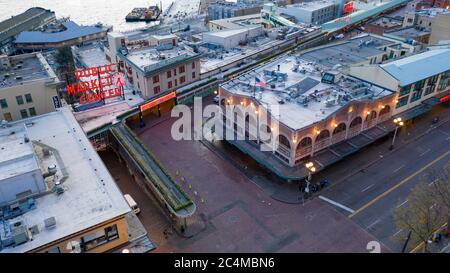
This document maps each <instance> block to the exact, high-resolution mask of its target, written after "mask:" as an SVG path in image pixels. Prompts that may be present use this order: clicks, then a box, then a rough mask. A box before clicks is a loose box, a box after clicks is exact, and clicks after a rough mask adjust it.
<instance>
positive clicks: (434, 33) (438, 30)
mask: <svg viewBox="0 0 450 273" xmlns="http://www.w3.org/2000/svg"><path fill="white" fill-rule="evenodd" d="M446 40H450V12H447V13H442V14H438V15H436V19H435V21H434V24H433V27H432V29H431V35H430V42H429V43H430V45H435V44H438V43H439V41H446Z"/></svg>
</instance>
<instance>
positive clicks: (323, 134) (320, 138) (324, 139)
mask: <svg viewBox="0 0 450 273" xmlns="http://www.w3.org/2000/svg"><path fill="white" fill-rule="evenodd" d="M329 143H330V131H328V130H327V129H325V130H322V131H320V133H319V134H318V135H317V136H316V141H315V142H314V151H319V150H321V149H323V148H325V147H326V146H328V144H329Z"/></svg>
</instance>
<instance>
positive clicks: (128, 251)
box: [122, 248, 130, 253]
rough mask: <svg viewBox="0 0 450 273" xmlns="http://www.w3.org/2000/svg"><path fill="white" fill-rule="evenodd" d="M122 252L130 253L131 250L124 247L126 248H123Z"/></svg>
mask: <svg viewBox="0 0 450 273" xmlns="http://www.w3.org/2000/svg"><path fill="white" fill-rule="evenodd" d="M122 253H130V250H129V249H128V248H124V249H123V250H122Z"/></svg>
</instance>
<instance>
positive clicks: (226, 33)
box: [203, 26, 261, 38]
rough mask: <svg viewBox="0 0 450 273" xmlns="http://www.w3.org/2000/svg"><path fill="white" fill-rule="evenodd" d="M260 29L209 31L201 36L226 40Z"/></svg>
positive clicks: (245, 28) (244, 28) (253, 27)
mask: <svg viewBox="0 0 450 273" xmlns="http://www.w3.org/2000/svg"><path fill="white" fill-rule="evenodd" d="M258 28H261V27H260V26H250V27H240V28H235V29H227V30H220V31H211V32H204V33H203V35H206V36H215V37H218V38H228V37H233V36H235V35H238V34H241V33H246V32H248V31H250V30H254V29H258Z"/></svg>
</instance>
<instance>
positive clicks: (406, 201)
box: [397, 199, 408, 208]
mask: <svg viewBox="0 0 450 273" xmlns="http://www.w3.org/2000/svg"><path fill="white" fill-rule="evenodd" d="M406 203H408V199H406V200H405V202H403V203H401V204H400V205H398V206H397V208H399V207H401V206H403V205H404V204H406Z"/></svg>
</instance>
